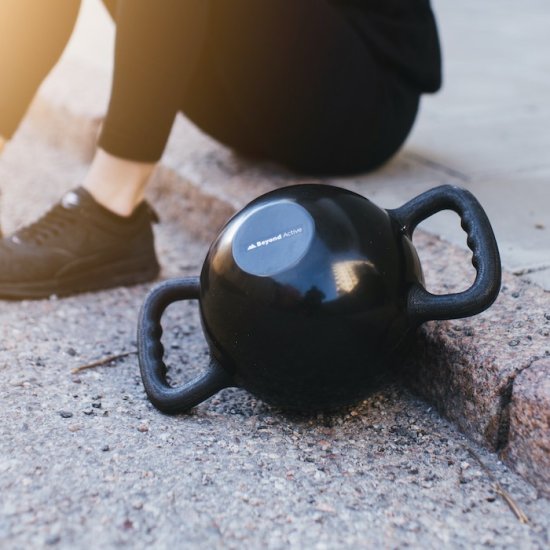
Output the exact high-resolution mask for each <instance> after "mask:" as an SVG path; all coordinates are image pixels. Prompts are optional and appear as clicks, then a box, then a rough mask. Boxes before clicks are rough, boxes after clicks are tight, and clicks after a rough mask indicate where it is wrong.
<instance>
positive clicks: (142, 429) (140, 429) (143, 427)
mask: <svg viewBox="0 0 550 550" xmlns="http://www.w3.org/2000/svg"><path fill="white" fill-rule="evenodd" d="M137 429H138V432H141V433H145V432H148V431H149V426H147V424H140V425H139V426H138V428H137Z"/></svg>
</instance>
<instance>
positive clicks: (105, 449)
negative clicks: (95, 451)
mask: <svg viewBox="0 0 550 550" xmlns="http://www.w3.org/2000/svg"><path fill="white" fill-rule="evenodd" d="M101 450H102V451H103V452H104V453H106V452H107V451H110V450H111V447H109V445H103V447H101Z"/></svg>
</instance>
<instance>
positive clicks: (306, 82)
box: [100, 0, 440, 173]
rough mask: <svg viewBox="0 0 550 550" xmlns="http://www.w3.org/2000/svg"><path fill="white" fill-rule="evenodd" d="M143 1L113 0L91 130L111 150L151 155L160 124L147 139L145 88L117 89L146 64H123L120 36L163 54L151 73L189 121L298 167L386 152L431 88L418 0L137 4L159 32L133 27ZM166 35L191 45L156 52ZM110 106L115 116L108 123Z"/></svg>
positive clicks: (432, 53)
mask: <svg viewBox="0 0 550 550" xmlns="http://www.w3.org/2000/svg"><path fill="white" fill-rule="evenodd" d="M144 1H146V0H139V1H135V0H130V1H129V0H119V6H120V5H121V4H122V5H124V6H125V7H124V8H123V12H122V13H123V14H124V16H125V18H126V19H125V20H124V21H122V20H120V19H119V20H118V22H117V25H118V26H119V27H121V32H120V33H119V34H118V36H117V65H116V75H117V76H116V77H115V81H114V87H113V99H112V102H111V109H110V110H109V114H108V117H107V119H106V124H105V127H104V131H103V134H102V136H101V139H100V146H102V147H103V148H105V149H106V150H107V151H109V152H111V153H113V154H116V155H118V156H122V157H125V158H132V159H135V160H147V161H155V160H157V159H158V158H159V157H160V155H161V154H162V150H163V149H164V146H165V143H166V139H167V137H168V132H166V131H165V132H164V134H163V137H164V139H157V140H156V146H155V143H153V142H154V141H155V140H153V139H152V137H153V135H152V134H153V133H156V131H155V132H152V133H148V132H147V131H143V130H142V131H139V128H140V127H141V128H143V129H146V128H147V127H148V125H147V124H142V123H143V121H141V120H140V113H142V112H143V111H144V110H145V109H146V108H150V106H151V102H152V101H153V100H152V98H150V97H148V96H147V94H139V95H137V96H136V95H134V98H133V100H132V101H131V102H128V101H126V102H125V99H124V98H127V97H129V96H130V95H131V93H132V90H134V91H135V90H146V89H147V87H148V82H149V80H148V74H149V71H147V70H144V71H143V72H142V73H141V75H140V73H139V72H137V71H130V70H129V67H133V66H134V65H135V64H136V63H137V62H138V61H139V59H140V57H139V56H138V55H136V54H135V52H134V50H133V48H132V47H131V46H129V44H132V43H136V44H138V43H139V42H140V41H141V42H143V41H144V40H145V43H146V44H147V50H148V52H149V53H148V56H147V59H149V60H150V59H156V60H157V65H158V63H159V62H160V60H162V59H164V65H165V67H164V74H165V75H166V76H167V78H164V79H163V80H162V83H163V84H164V85H165V86H167V87H168V88H170V89H171V90H180V92H181V98H182V101H181V104H180V105H179V108H180V110H181V111H183V113H184V114H185V115H186V116H187V117H189V118H190V119H191V120H192V121H193V122H195V123H196V124H197V125H198V126H199V127H200V128H202V129H203V130H204V131H205V132H207V133H209V134H210V135H212V136H213V137H214V138H216V139H218V140H220V141H221V142H223V143H225V144H227V145H229V146H231V147H234V148H235V149H237V150H241V151H244V152H246V153H249V154H256V155H260V156H265V157H267V158H270V159H272V160H275V161H279V162H282V163H283V164H286V165H288V166H290V167H292V168H294V169H296V170H299V171H304V172H309V173H327V172H330V173H341V172H353V171H361V170H367V169H370V168H373V167H375V166H377V165H379V164H381V163H382V162H384V161H385V160H387V159H388V158H389V157H390V156H391V155H392V154H393V153H395V151H396V150H397V149H398V148H399V147H400V146H401V144H402V143H403V141H404V140H405V138H406V136H407V134H408V133H409V131H410V129H411V127H412V124H413V122H414V119H415V116H416V113H417V109H418V102H419V96H420V94H421V93H422V92H423V91H434V90H436V89H437V87H438V86H439V80H440V57H439V46H438V42H437V33H436V30H435V22H434V19H433V15H432V12H431V10H430V8H429V3H428V2H425V1H422V0H417V1H413V2H410V3H408V4H411V5H412V6H409V7H407V8H405V7H403V6H404V5H405V2H390V4H393V5H394V6H393V8H394V9H389V8H388V6H387V5H386V4H384V3H383V2H372V1H371V2H328V1H327V0H300V2H296V1H295V0H278V1H277V2H257V1H256V0H232V1H231V2H226V1H223V0H208V1H206V0H203V1H202V3H201V4H200V5H201V8H200V10H199V8H198V6H197V5H194V4H193V3H192V2H179V3H172V4H171V3H169V2H166V3H163V4H161V6H162V9H160V8H156V9H154V10H153V9H149V13H148V14H147V22H148V24H149V25H150V26H151V28H152V29H153V30H154V29H157V28H161V27H162V25H161V24H159V22H158V21H159V20H161V19H162V18H171V19H172V20H173V21H177V22H178V24H179V27H178V25H176V26H174V29H176V28H177V29H179V33H178V32H176V30H174V31H173V35H172V34H169V33H168V32H164V34H163V36H164V40H163V41H156V42H155V41H151V40H147V39H144V37H143V32H139V31H136V30H135V29H139V28H140V21H139V19H140V18H144V17H145V15H144V12H143V11H142V10H141V9H140V7H139V4H140V3H141V2H144ZM397 4H398V5H397ZM149 6H150V4H149ZM157 6H158V4H157ZM377 7H378V9H379V12H376V8H377ZM119 9H120V7H119ZM165 10H170V12H171V17H169V16H168V15H167V13H166V11H165ZM193 10H197V13H198V15H197V14H194V13H193ZM206 10H207V11H208V13H206ZM411 14H412V15H413V17H412V18H411ZM120 16H121V12H120V11H119V12H118V13H117V17H119V18H120ZM130 20H134V23H132V24H128V21H130ZM370 20H372V26H373V29H375V30H373V31H372V32H371V33H369V32H368V24H367V23H368V21H370ZM122 26H123V27H122ZM122 29H124V31H123V32H122ZM392 31H393V35H392ZM428 31H429V32H428ZM151 35H152V36H154V35H155V32H153V33H151ZM178 36H179V38H180V41H181V42H183V41H185V40H187V41H188V42H187V43H189V42H190V41H189V40H188V39H189V36H194V37H195V40H194V41H191V42H193V46H194V47H193V48H189V47H186V48H184V47H179V48H173V50H172V52H171V54H170V55H168V54H167V51H168V49H167V48H166V43H167V42H170V41H174V42H175V41H176V40H177V38H178ZM198 51H200V54H199V55H198V56H197V52H198ZM151 52H153V53H151ZM154 52H156V53H154ZM151 70H152V71H153V72H155V71H156V70H158V67H157V66H154V67H151ZM134 93H135V92H134ZM142 95H143V96H144V97H143V98H142V97H141V96H142ZM160 96H162V93H159V97H160ZM173 97H174V96H173V95H171V100H170V101H165V102H162V101H155V103H158V104H163V105H164V107H163V108H161V109H160V110H159V112H158V116H159V120H162V121H166V120H168V118H169V117H171V116H172V115H173V112H174V111H175V106H174V101H173ZM117 98H119V100H117ZM140 102H141V103H142V105H141V106H140ZM117 105H120V106H122V107H123V111H124V113H125V122H124V123H123V124H120V123H117V122H116V120H117V118H118V117H117V112H118V109H117V108H116V107H117ZM122 107H121V108H122ZM167 115H169V116H167ZM131 120H135V121H136V122H135V124H131ZM166 126H167V125H166V124H163V127H164V128H166ZM136 129H137V130H136ZM159 133H160V132H159ZM157 137H158V135H157Z"/></svg>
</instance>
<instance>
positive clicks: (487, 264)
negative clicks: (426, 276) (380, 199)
mask: <svg viewBox="0 0 550 550" xmlns="http://www.w3.org/2000/svg"><path fill="white" fill-rule="evenodd" d="M442 210H453V211H454V212H456V213H457V214H458V215H459V216H460V220H461V225H462V228H463V229H464V231H466V233H467V235H468V238H467V244H468V247H469V248H470V250H471V251H472V254H473V256H472V264H473V266H474V267H475V269H476V278H475V281H474V283H473V284H472V286H471V287H470V288H469V289H468V290H465V291H464V292H459V293H456V294H445V295H434V294H431V293H430V292H428V291H427V290H426V289H425V288H424V287H423V286H422V285H420V284H419V283H416V284H414V285H412V287H411V288H410V290H409V294H408V297H407V311H408V314H409V318H410V319H411V322H412V323H414V324H421V323H423V322H424V321H428V320H432V319H433V320H436V319H437V320H441V319H460V318H462V317H469V316H471V315H476V314H477V313H480V312H481V311H483V310H485V309H486V308H488V307H489V306H490V305H491V304H492V303H493V302H494V301H495V300H496V298H497V296H498V293H499V290H500V284H501V277H502V274H501V265H500V255H499V251H498V246H497V242H496V239H495V235H494V233H493V229H492V227H491V224H490V222H489V219H488V218H487V215H486V214H485V211H484V210H483V208H482V207H481V205H480V204H479V202H478V201H477V199H476V198H475V197H474V196H473V195H472V194H471V193H470V192H469V191H467V190H466V189H462V188H460V187H455V186H452V185H442V186H440V187H436V188H434V189H431V190H429V191H426V192H425V193H422V194H421V195H419V196H418V197H416V198H414V199H412V200H411V201H409V202H407V203H406V204H404V205H403V206H401V207H400V208H396V209H395V210H388V213H389V214H390V216H392V217H393V218H394V219H395V220H396V221H397V222H398V223H399V225H400V227H401V232H402V233H403V234H405V235H407V236H408V237H409V238H412V234H413V233H414V230H415V229H416V227H417V225H418V224H419V223H420V222H421V221H423V220H425V219H426V218H429V217H430V216H433V215H434V214H435V213H437V212H440V211H442Z"/></svg>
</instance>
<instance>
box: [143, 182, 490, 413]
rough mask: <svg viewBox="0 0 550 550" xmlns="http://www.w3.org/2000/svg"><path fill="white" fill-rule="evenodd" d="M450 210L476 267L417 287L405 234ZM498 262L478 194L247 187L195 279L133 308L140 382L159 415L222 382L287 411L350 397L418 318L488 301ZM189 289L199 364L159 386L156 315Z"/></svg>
mask: <svg viewBox="0 0 550 550" xmlns="http://www.w3.org/2000/svg"><path fill="white" fill-rule="evenodd" d="M449 208H450V209H452V210H455V211H457V212H458V213H459V215H460V216H461V218H462V223H463V227H464V228H465V229H466V231H467V233H468V235H469V238H468V244H469V246H470V247H471V248H472V251H473V253H474V254H473V263H474V265H475V266H476V269H477V277H476V282H475V283H474V285H473V286H472V287H471V288H470V289H469V290H468V291H465V292H463V293H459V294H451V295H445V296H434V295H432V294H430V293H429V292H427V291H426V290H425V289H424V280H423V275H422V269H421V266H420V262H419V259H418V256H417V253H416V251H415V249H414V247H413V245H412V233H413V231H414V229H415V227H416V225H417V224H418V223H419V222H420V221H421V220H422V219H424V218H426V217H428V216H429V215H432V214H433V213H435V212H437V211H439V210H442V209H449ZM499 287H500V260H499V255H498V248H497V246H496V242H495V239H494V235H493V233H492V230H491V227H490V224H489V222H488V220H487V218H486V216H485V213H484V212H483V210H482V209H481V207H480V206H479V203H478V202H477V201H476V200H475V198H473V196H472V195H471V194H470V193H468V192H467V191H464V190H462V189H458V188H455V187H450V186H443V187H440V188H437V189H434V190H432V191H428V192H427V193H425V194H423V195H421V196H420V197H417V198H416V199H413V200H412V201H410V202H409V203H407V204H406V205H405V206H403V207H401V208H400V209H396V210H384V209H382V208H379V207H378V206H376V205H375V204H373V203H372V202H370V201H369V200H368V199H366V198H364V197H362V196H361V195H358V194H356V193H353V192H351V191H348V190H345V189H340V188H337V187H332V186H326V185H313V184H309V185H298V186H290V187H286V188H282V189H278V190H276V191H273V192H271V193H268V194H266V195H263V196H261V197H259V198H258V199H256V200H254V201H253V202H251V203H250V204H249V205H247V206H246V207H245V208H244V209H243V210H241V211H240V212H238V213H237V214H236V215H235V216H234V217H233V218H232V219H231V220H230V221H229V222H228V223H227V224H226V225H225V227H224V228H223V229H222V230H221V232H220V233H219V235H218V237H217V238H216V239H215V240H214V242H213V243H212V245H211V247H210V249H209V252H208V255H207V257H206V259H205V261H204V264H203V268H202V271H201V274H200V280H198V279H197V278H188V279H179V280H173V281H167V282H165V283H162V284H161V285H160V286H159V287H157V288H156V289H154V290H153V291H152V293H151V294H150V295H149V297H148V298H147V300H146V302H145V304H144V307H143V308H142V312H141V314H140V323H139V327H138V351H139V358H140V366H141V372H142V378H143V381H144V385H145V389H146V391H147V393H148V395H149V397H150V398H151V399H152V401H153V403H155V405H156V406H158V407H159V408H161V409H162V410H164V411H166V412H177V411H181V410H186V409H188V408H190V407H192V406H194V405H196V404H197V403H199V402H200V401H202V400H204V399H205V398H207V397H209V396H210V395H212V394H213V393H215V392H216V391H218V390H219V389H221V388H223V387H226V386H238V387H242V388H245V389H246V390H248V391H250V392H251V393H253V394H254V395H256V396H257V397H259V398H261V399H262V400H265V401H266V402H268V403H270V404H273V405H276V406H280V407H282V408H285V409H299V410H320V409H331V408H335V407H340V406H343V405H347V404H351V403H354V402H356V401H358V400H360V399H362V398H364V397H365V396H366V395H367V394H368V393H369V391H371V390H372V389H374V388H376V387H377V386H378V385H379V383H380V382H381V381H383V380H385V379H386V378H387V376H388V374H389V373H390V372H391V371H392V370H393V369H394V368H396V367H397V366H399V365H401V364H402V362H403V354H404V353H406V351H407V349H408V346H409V345H410V342H411V336H412V334H413V333H414V330H415V329H416V328H417V326H418V325H419V324H420V323H422V322H424V321H426V320H428V319H443V318H455V317H464V316H467V315H473V314H475V313H477V312H479V311H481V310H482V309H485V308H486V307H488V306H489V305H490V303H492V301H493V300H494V299H495V298H496V295H497V293H498V289H499ZM190 298H198V300H199V306H200V314H201V320H202V326H203V330H204V333H205V336H206V339H207V341H208V344H209V347H210V353H211V359H212V362H211V366H210V368H209V369H208V370H207V371H206V372H205V374H204V375H203V376H201V377H200V378H198V379H197V380H195V381H193V382H191V383H189V384H187V385H185V386H183V387H180V388H171V387H170V386H168V384H167V382H166V377H165V374H166V367H165V365H164V363H163V361H162V355H163V350H162V345H161V343H160V334H161V332H162V329H161V325H160V318H161V316H162V312H163V311H164V309H165V308H166V307H167V305H168V304H169V303H171V302H172V301H176V300H180V299H190Z"/></svg>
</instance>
